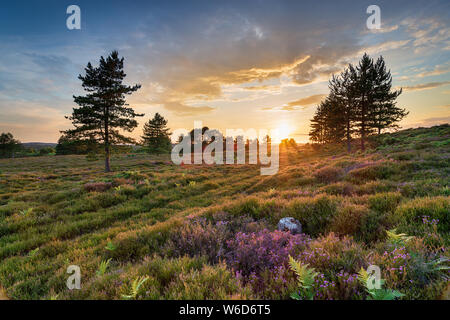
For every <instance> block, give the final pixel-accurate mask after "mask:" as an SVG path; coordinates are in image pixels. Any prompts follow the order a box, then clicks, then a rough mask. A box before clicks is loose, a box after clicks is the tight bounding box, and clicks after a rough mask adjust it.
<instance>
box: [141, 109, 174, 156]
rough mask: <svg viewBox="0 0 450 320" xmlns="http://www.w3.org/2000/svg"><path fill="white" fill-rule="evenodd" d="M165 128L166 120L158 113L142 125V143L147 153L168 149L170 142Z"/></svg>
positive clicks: (168, 133) (163, 151) (167, 129)
mask: <svg viewBox="0 0 450 320" xmlns="http://www.w3.org/2000/svg"><path fill="white" fill-rule="evenodd" d="M169 130H170V129H169V128H167V120H166V119H164V117H162V116H161V115H160V114H159V113H156V114H155V116H154V117H153V119H150V120H148V122H147V123H146V124H145V125H144V131H143V136H142V137H141V138H142V145H144V146H145V147H146V149H147V151H148V152H149V153H165V152H168V151H170V149H171V147H172V144H171V142H170V137H169V136H170V132H169Z"/></svg>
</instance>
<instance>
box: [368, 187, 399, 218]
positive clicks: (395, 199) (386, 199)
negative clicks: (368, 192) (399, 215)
mask: <svg viewBox="0 0 450 320" xmlns="http://www.w3.org/2000/svg"><path fill="white" fill-rule="evenodd" d="M401 200H402V195H401V194H399V193H397V192H387V193H377V194H375V195H372V196H369V198H368V201H369V208H370V209H372V210H375V211H377V212H379V213H386V212H393V211H395V209H396V208H397V206H398V204H399V203H400V201H401Z"/></svg>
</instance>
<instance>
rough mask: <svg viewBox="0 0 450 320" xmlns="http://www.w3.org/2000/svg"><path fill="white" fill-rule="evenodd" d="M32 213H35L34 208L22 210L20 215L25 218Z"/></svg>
mask: <svg viewBox="0 0 450 320" xmlns="http://www.w3.org/2000/svg"><path fill="white" fill-rule="evenodd" d="M31 213H33V208H28V209H23V210H20V214H21V215H22V216H24V217H26V216H28V215H30V214H31Z"/></svg>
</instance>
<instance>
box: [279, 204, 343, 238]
mask: <svg viewBox="0 0 450 320" xmlns="http://www.w3.org/2000/svg"><path fill="white" fill-rule="evenodd" d="M337 204H338V201H337V198H336V197H333V196H326V195H321V196H316V197H315V198H299V199H295V200H293V201H291V202H290V203H289V204H288V207H287V208H286V210H285V212H283V216H291V217H294V218H296V219H297V220H299V221H300V222H301V223H302V227H303V230H304V232H305V233H307V234H309V235H311V236H318V235H319V234H321V233H324V232H326V231H327V230H328V229H329V226H330V223H331V221H332V219H333V216H334V215H335V213H336V210H337Z"/></svg>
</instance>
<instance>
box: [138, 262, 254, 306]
mask: <svg viewBox="0 0 450 320" xmlns="http://www.w3.org/2000/svg"><path fill="white" fill-rule="evenodd" d="M138 273H139V274H144V275H147V276H148V277H149V279H150V280H149V281H147V282H146V283H145V284H144V285H143V286H142V290H141V296H140V297H139V298H142V299H199V300H200V299H201V300H204V299H231V298H233V299H245V298H251V297H252V296H251V292H250V290H249V289H247V288H245V287H243V286H241V283H240V282H239V281H238V279H236V278H235V277H234V276H233V275H232V274H231V272H230V271H229V270H227V268H226V265H225V264H223V263H219V264H217V265H215V266H210V265H208V264H206V259H205V257H197V258H189V257H186V256H185V257H180V258H176V259H167V258H161V257H159V256H154V257H152V258H150V257H147V258H145V260H144V264H143V265H142V267H140V268H139V270H138Z"/></svg>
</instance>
